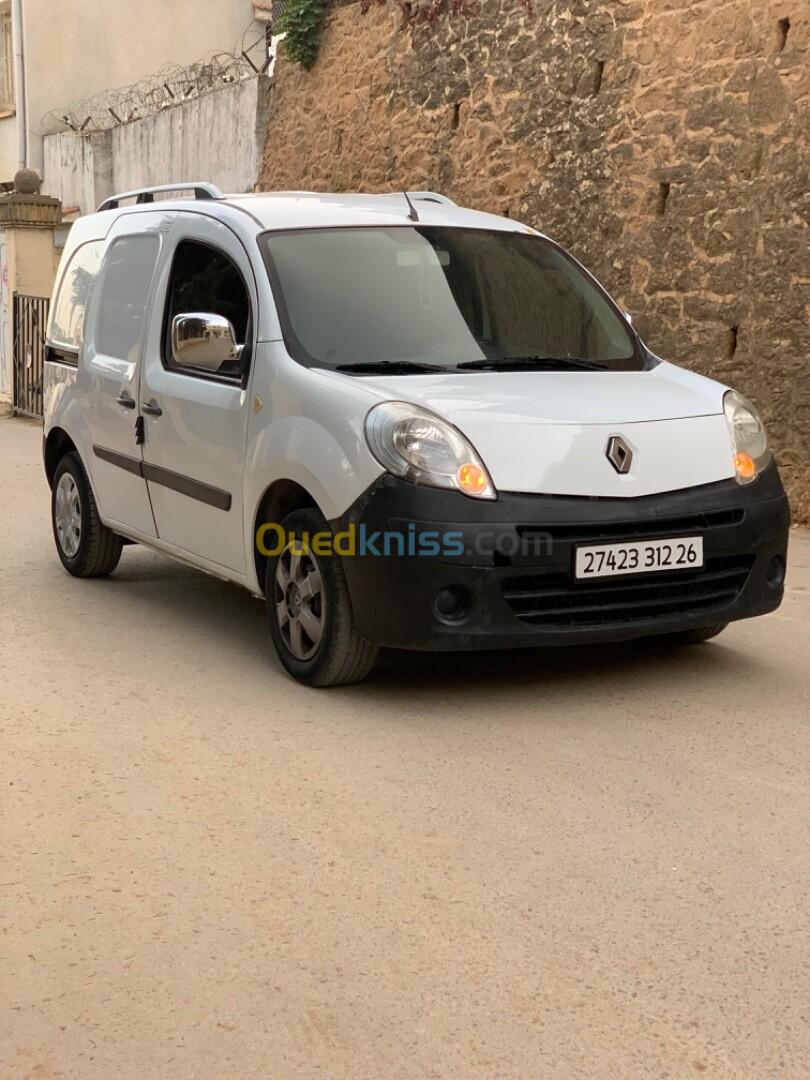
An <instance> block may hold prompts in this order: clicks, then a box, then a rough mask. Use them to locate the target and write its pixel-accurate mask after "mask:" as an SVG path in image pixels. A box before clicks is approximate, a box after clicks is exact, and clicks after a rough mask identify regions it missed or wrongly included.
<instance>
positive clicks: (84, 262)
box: [48, 240, 104, 352]
mask: <svg viewBox="0 0 810 1080" xmlns="http://www.w3.org/2000/svg"><path fill="white" fill-rule="evenodd" d="M103 254H104V241H103V240H91V241H90V243H87V244H82V246H81V247H79V248H77V249H76V250H75V251H74V253H73V255H72V257H71V259H70V262H69V263H68V266H67V269H66V270H65V273H64V275H63V277H62V281H61V283H60V285H59V292H58V293H57V296H56V301H55V302H54V305H53V312H52V314H51V325H50V330H49V332H48V341H49V343H50V344H51V345H52V346H54V348H57V349H68V350H69V351H71V352H78V350H79V349H80V348H81V345H82V341H83V339H84V315H85V311H86V310H87V304H88V302H89V300H90V292H91V290H92V288H93V285H94V284H95V281H96V278H97V277H98V270H99V267H100V266H101V258H102V255H103Z"/></svg>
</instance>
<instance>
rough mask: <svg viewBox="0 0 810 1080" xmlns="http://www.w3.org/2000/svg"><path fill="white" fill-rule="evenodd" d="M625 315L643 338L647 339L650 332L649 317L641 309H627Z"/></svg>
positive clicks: (643, 339)
mask: <svg viewBox="0 0 810 1080" xmlns="http://www.w3.org/2000/svg"><path fill="white" fill-rule="evenodd" d="M624 316H625V318H626V319H627V321H628V322H629V323H630V325H631V326H632V327H633V329H634V330H635V332H636V333H637V334H638V336H639V337H640V338H641V340H642V341H646V340H647V337H648V335H649V333H650V320H649V317H648V316H647V315H645V314H642V312H640V311H625V313H624Z"/></svg>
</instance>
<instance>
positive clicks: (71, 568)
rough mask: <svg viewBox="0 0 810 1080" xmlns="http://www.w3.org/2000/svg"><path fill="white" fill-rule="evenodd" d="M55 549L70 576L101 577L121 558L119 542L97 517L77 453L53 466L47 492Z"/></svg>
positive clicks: (94, 504) (66, 456)
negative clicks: (49, 486)
mask: <svg viewBox="0 0 810 1080" xmlns="http://www.w3.org/2000/svg"><path fill="white" fill-rule="evenodd" d="M51 519H52V522H53V535H54V540H55V541H56V550H57V552H58V554H59V558H60V559H61V560H62V565H63V566H64V568H65V569H66V570H67V572H68V573H69V574H73V576H74V577H105V576H106V575H107V574H111V573H112V572H113V570H114V569H115V568H116V566H117V565H118V560H119V559H120V558H121V548H122V540H121V537H120V536H116V534H115V533H114V532H113V531H112V530H111V529H108V528H107V526H106V525H104V524H103V523H102V521H101V518H100V517H99V516H98V507H97V506H96V500H95V498H94V497H93V492H92V489H91V487H90V484H89V482H88V479H87V474H86V473H85V471H84V467H83V465H82V463H81V459H80V457H79V455H78V454H76V453H70V454H65V456H64V457H63V458H62V460H61V461H60V462H59V464H58V465H57V466H56V472H55V474H54V478H53V491H52V492H51Z"/></svg>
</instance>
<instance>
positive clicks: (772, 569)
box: [766, 555, 786, 589]
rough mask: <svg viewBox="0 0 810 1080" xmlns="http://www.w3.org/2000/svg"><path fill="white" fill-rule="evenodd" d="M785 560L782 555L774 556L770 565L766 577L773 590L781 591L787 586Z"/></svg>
mask: <svg viewBox="0 0 810 1080" xmlns="http://www.w3.org/2000/svg"><path fill="white" fill-rule="evenodd" d="M785 569H786V567H785V560H784V559H783V558H782V556H781V555H774V557H773V558H772V559H771V561H770V562H769V563H768V569H767V571H766V577H767V580H768V584H769V585H770V587H771V588H772V589H781V588H782V586H783V585H784V584H785Z"/></svg>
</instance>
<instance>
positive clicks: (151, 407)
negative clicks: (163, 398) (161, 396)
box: [141, 398, 163, 416]
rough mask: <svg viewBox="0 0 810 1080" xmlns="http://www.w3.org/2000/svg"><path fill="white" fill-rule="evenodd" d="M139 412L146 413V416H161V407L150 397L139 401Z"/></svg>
mask: <svg viewBox="0 0 810 1080" xmlns="http://www.w3.org/2000/svg"><path fill="white" fill-rule="evenodd" d="M141 412H143V413H146V415H147V416H163V409H161V407H160V406H159V405H158V403H157V402H156V401H155V399H154V398H152V400H151V401H144V402H142V403H141Z"/></svg>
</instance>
